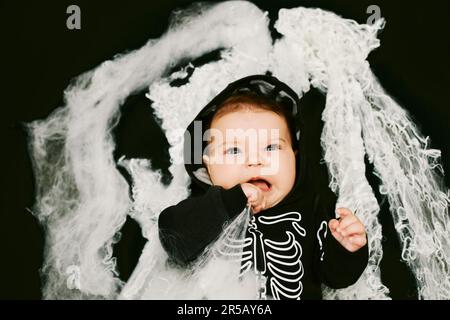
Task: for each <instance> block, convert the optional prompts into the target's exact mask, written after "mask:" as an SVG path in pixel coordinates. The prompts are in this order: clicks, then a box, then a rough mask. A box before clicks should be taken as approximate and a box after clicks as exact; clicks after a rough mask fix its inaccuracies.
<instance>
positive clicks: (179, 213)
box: [158, 184, 247, 265]
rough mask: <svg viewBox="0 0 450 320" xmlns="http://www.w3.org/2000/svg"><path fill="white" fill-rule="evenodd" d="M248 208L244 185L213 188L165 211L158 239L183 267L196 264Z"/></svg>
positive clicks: (173, 258) (160, 223)
mask: <svg viewBox="0 0 450 320" xmlns="http://www.w3.org/2000/svg"><path fill="white" fill-rule="evenodd" d="M246 204H247V197H246V196H245V194H244V192H243V190H242V188H241V185H240V184H238V185H236V186H234V187H233V188H231V189H227V190H226V189H223V188H221V187H218V186H213V187H211V188H209V189H208V191H207V192H206V193H205V194H204V195H202V196H199V197H194V198H188V199H185V200H183V201H181V202H180V203H178V204H177V205H174V206H171V207H168V208H166V209H164V210H163V211H162V212H161V214H160V216H159V220H158V226H159V238H160V240H161V244H162V246H163V248H164V249H165V250H166V252H167V253H168V255H169V257H170V258H171V259H172V260H173V261H175V262H176V263H177V264H180V265H187V264H188V263H189V262H191V261H193V260H195V258H197V257H198V256H199V255H200V254H201V253H202V251H203V250H204V249H205V247H206V246H207V245H209V244H210V243H211V242H212V241H213V240H215V239H216V238H217V237H218V236H219V235H220V233H221V232H222V229H223V226H224V224H225V223H226V222H228V221H230V220H232V219H233V218H235V217H236V216H237V215H238V214H239V213H241V212H242V210H244V208H245V206H246Z"/></svg>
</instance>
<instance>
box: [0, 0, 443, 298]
mask: <svg viewBox="0 0 450 320" xmlns="http://www.w3.org/2000/svg"><path fill="white" fill-rule="evenodd" d="M253 2H254V3H255V4H257V5H258V6H259V7H260V8H261V9H264V10H267V11H268V12H269V16H270V17H271V19H272V22H273V21H274V20H276V17H277V12H278V9H279V8H283V7H284V8H291V7H297V6H300V5H302V6H307V7H320V8H323V9H327V10H331V11H334V12H335V13H337V14H339V15H341V16H343V17H345V18H351V19H354V20H356V21H357V22H359V23H365V22H366V21H367V18H368V17H369V14H367V13H366V9H367V7H368V6H369V5H371V4H376V5H378V6H379V7H380V9H381V15H382V16H383V17H384V18H385V19H386V20H387V24H386V27H385V29H384V30H383V31H382V33H381V34H380V35H379V38H380V39H381V47H380V48H378V49H376V50H375V51H374V52H372V53H371V55H370V56H369V62H370V64H371V67H372V69H373V70H374V72H375V74H376V75H377V76H378V77H379V79H380V82H381V83H382V85H383V86H384V88H385V89H386V90H387V92H388V93H389V94H390V95H391V96H393V97H394V98H395V99H396V100H397V101H398V102H399V103H400V104H401V105H402V106H404V107H405V108H406V109H407V110H409V112H410V113H411V115H412V117H413V118H414V120H415V121H416V123H417V124H418V125H419V126H420V128H421V129H422V132H423V133H424V134H425V135H428V136H430V137H431V142H432V147H434V148H437V149H440V150H442V162H443V166H444V170H445V172H449V157H450V152H449V141H450V139H449V138H450V127H449V126H448V125H447V123H448V120H449V119H450V111H449V107H448V102H447V101H448V100H447V99H446V96H447V94H448V92H449V85H450V81H449V62H448V57H449V53H450V43H449V37H448V27H447V22H446V21H448V18H447V15H449V14H450V11H449V10H448V9H449V8H448V5H447V4H446V2H445V1H426V2H417V3H416V2H407V1H391V2H389V1H356V0H355V1H343V0H341V1H337V0H334V1H331V0H330V1H299V0H296V1H253ZM189 3H191V1H142V2H138V1H136V2H134V1H123V2H121V3H117V2H116V3H110V2H108V1H95V2H94V1H89V2H88V1H54V2H52V1H49V0H47V1H39V2H37V1H33V2H32V1H30V2H22V3H19V2H12V1H10V2H1V3H0V11H1V13H0V15H1V16H0V23H1V25H0V27H1V28H0V30H1V31H0V32H1V35H2V37H1V41H2V50H1V51H2V56H3V59H1V61H2V71H3V72H2V77H1V79H2V84H3V85H2V86H1V87H2V99H1V112H2V116H1V120H2V122H3V123H2V126H1V130H2V132H1V135H0V136H1V138H2V145H3V148H2V150H3V152H2V156H1V161H2V168H3V170H2V174H1V176H2V177H1V183H2V192H1V195H2V199H1V217H0V225H1V231H0V234H1V237H2V241H1V244H2V246H1V248H0V250H1V251H0V257H1V258H0V259H1V261H0V265H1V268H2V270H1V273H0V274H1V275H2V278H3V279H2V281H0V286H1V287H0V298H2V299H40V298H41V292H40V286H41V282H40V275H39V268H40V266H41V265H42V254H43V245H44V233H43V230H42V228H41V227H40V226H39V225H38V224H37V221H36V219H35V218H34V217H33V216H32V215H31V214H30V213H29V211H27V208H32V206H33V201H34V179H33V173H32V169H31V163H30V160H29V156H28V153H27V142H26V141H27V140H26V132H25V130H24V127H23V124H24V123H28V122H30V121H32V120H36V119H43V118H46V117H47V116H48V115H49V114H50V113H51V112H52V110H54V109H55V108H57V107H58V106H61V105H62V104H63V102H62V101H63V100H62V98H63V91H64V89H65V88H66V87H67V86H68V84H69V83H70V81H71V79H73V78H74V77H76V76H77V75H79V74H81V73H83V72H85V71H88V70H90V69H92V68H95V67H96V66H98V65H99V64H100V63H101V62H103V61H105V60H108V59H112V58H113V56H114V55H115V54H117V53H123V52H126V51H128V50H132V49H137V48H140V47H141V46H142V45H144V44H145V43H146V42H147V40H148V39H150V38H158V37H159V36H160V35H161V34H162V33H163V32H164V31H165V30H166V28H167V24H168V18H169V14H170V12H171V11H172V10H173V9H174V8H179V7H186V6H187V5H188V4H189ZM71 4H76V5H78V6H79V7H80V8H81V30H68V29H67V28H66V19H67V17H68V14H66V8H67V7H68V6H69V5H71ZM5 96H6V99H5V98H4V97H5ZM122 109H123V116H122V118H121V121H120V123H119V125H118V127H117V129H116V130H115V134H116V142H117V149H116V152H115V156H116V157H119V156H121V155H126V156H127V157H128V158H131V157H141V158H149V159H152V163H153V164H154V165H155V166H156V167H159V168H161V169H163V171H164V172H165V173H167V170H166V169H167V166H168V154H167V142H166V141H165V138H164V135H163V133H162V132H161V130H160V128H159V126H158V123H157V121H155V120H154V118H153V115H152V111H151V108H149V106H148V102H147V100H146V99H145V98H144V97H143V96H142V95H136V96H133V97H130V98H129V99H128V100H127V102H126V103H125V105H124V106H123V107H122ZM161 150H163V152H161ZM369 178H370V179H371V182H373V177H369ZM445 181H446V185H447V186H449V185H450V183H449V182H450V180H449V178H448V176H447V177H446V180H445ZM373 183H375V182H373ZM380 202H382V201H381V199H380ZM383 203H384V204H383V206H382V207H383V210H382V211H381V213H380V216H379V218H380V220H381V222H382V224H383V235H384V242H383V249H384V258H383V260H382V264H381V271H382V280H383V282H384V283H385V284H386V285H387V286H388V287H389V288H390V290H391V296H392V298H394V299H414V298H416V292H415V284H414V279H413V277H412V276H411V274H410V272H409V270H408V268H407V267H406V266H405V264H403V263H402V262H401V261H400V251H399V247H398V240H397V237H396V234H395V231H394V230H393V225H392V221H391V219H390V215H389V212H388V211H387V210H386V202H383ZM122 231H123V237H122V240H121V241H120V242H119V244H118V245H117V246H116V248H115V252H116V253H120V255H119V256H120V257H121V258H120V259H119V261H118V267H119V271H120V276H121V278H122V279H124V280H126V279H127V278H128V277H129V275H130V273H131V272H132V270H133V267H134V265H135V263H136V261H137V258H138V257H139V252H140V250H141V248H142V246H143V244H144V241H143V239H142V237H141V235H140V231H139V228H138V226H137V225H136V223H134V222H133V221H132V220H127V223H126V224H125V226H124V228H123V230H122Z"/></svg>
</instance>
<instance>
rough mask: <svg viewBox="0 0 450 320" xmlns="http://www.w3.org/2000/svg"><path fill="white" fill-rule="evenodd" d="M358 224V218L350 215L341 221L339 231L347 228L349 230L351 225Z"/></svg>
mask: <svg viewBox="0 0 450 320" xmlns="http://www.w3.org/2000/svg"><path fill="white" fill-rule="evenodd" d="M355 222H358V218H357V217H356V216H354V215H353V214H352V215H348V216H345V217H343V218H341V219H340V220H339V227H338V230H344V229H345V228H347V227H348V226H349V225H351V224H353V223H355Z"/></svg>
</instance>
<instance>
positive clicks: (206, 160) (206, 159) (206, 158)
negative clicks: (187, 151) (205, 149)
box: [202, 154, 209, 164]
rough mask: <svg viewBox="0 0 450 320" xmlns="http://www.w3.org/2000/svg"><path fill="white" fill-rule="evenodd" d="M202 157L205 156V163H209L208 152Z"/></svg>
mask: <svg viewBox="0 0 450 320" xmlns="http://www.w3.org/2000/svg"><path fill="white" fill-rule="evenodd" d="M202 158H203V162H204V163H205V164H209V156H207V155H206V154H204V155H203V157H202Z"/></svg>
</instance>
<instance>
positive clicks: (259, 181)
mask: <svg viewBox="0 0 450 320" xmlns="http://www.w3.org/2000/svg"><path fill="white" fill-rule="evenodd" d="M248 183H250V184H252V185H254V186H255V187H258V188H259V189H261V190H262V191H266V192H267V191H270V190H271V189H272V184H271V183H270V182H269V181H267V180H266V179H264V178H261V177H256V178H252V179H250V180H249V181H248Z"/></svg>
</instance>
